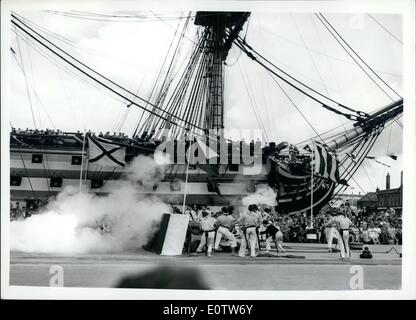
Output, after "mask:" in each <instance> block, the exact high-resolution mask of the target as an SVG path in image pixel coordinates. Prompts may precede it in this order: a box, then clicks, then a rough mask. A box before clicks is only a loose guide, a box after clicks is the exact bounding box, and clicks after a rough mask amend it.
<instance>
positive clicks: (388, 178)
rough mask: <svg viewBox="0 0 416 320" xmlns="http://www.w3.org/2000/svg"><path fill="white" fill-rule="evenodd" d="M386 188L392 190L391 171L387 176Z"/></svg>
mask: <svg viewBox="0 0 416 320" xmlns="http://www.w3.org/2000/svg"><path fill="white" fill-rule="evenodd" d="M386 190H390V173H388V172H387V176H386Z"/></svg>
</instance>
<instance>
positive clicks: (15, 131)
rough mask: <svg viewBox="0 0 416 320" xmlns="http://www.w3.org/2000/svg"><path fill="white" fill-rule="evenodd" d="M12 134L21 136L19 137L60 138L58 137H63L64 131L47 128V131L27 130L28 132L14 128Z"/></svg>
mask: <svg viewBox="0 0 416 320" xmlns="http://www.w3.org/2000/svg"><path fill="white" fill-rule="evenodd" d="M11 133H12V134H19V135H47V136H58V135H62V134H63V131H62V130H59V129H58V130H54V129H48V128H46V129H45V130H43V129H41V130H39V129H29V128H26V130H22V129H20V128H17V129H16V128H12V131H11Z"/></svg>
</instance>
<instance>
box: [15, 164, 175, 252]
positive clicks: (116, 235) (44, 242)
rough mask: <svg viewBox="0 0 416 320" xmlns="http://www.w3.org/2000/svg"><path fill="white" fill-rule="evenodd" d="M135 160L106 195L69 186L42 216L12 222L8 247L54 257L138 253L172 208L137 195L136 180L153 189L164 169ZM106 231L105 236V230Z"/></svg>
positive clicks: (158, 200)
mask: <svg viewBox="0 0 416 320" xmlns="http://www.w3.org/2000/svg"><path fill="white" fill-rule="evenodd" d="M159 163H160V162H159V161H158V163H156V162H155V160H153V159H152V158H150V157H142V156H140V157H137V158H136V159H135V160H134V161H133V162H132V164H131V165H130V166H129V167H128V168H127V170H126V171H128V172H129V174H127V180H119V181H117V183H116V184H115V185H114V187H112V188H111V191H110V193H109V194H108V195H106V196H97V195H95V194H93V193H79V192H78V189H77V188H74V187H69V188H65V189H64V190H63V191H62V192H61V193H60V194H59V195H58V196H57V197H56V199H55V200H53V201H51V202H50V203H49V204H48V205H47V206H46V207H45V208H44V209H43V210H42V211H41V212H40V213H39V214H34V215H32V216H31V217H30V218H27V219H25V220H23V221H13V222H11V224H10V227H11V230H10V235H11V241H10V249H11V250H16V251H23V252H40V253H54V254H72V253H77V254H82V253H91V252H95V253H103V252H120V251H129V250H134V249H136V248H138V247H140V246H141V245H143V244H145V243H146V242H147V240H148V238H149V236H151V234H152V233H153V231H154V229H153V228H154V226H155V225H157V222H158V221H160V218H161V216H162V215H163V213H169V212H170V206H168V205H167V204H165V203H163V202H162V201H161V200H160V199H158V198H156V197H148V196H147V197H146V196H145V195H143V194H141V193H140V192H138V188H137V182H138V181H140V182H142V184H143V185H144V186H145V185H147V184H149V183H151V184H152V185H153V184H154V183H156V182H157V181H158V180H159V179H160V178H161V173H163V171H164V168H163V165H159ZM100 226H101V228H100ZM103 230H104V231H106V232H104V231H103Z"/></svg>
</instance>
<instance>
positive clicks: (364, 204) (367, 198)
mask: <svg viewBox="0 0 416 320" xmlns="http://www.w3.org/2000/svg"><path fill="white" fill-rule="evenodd" d="M357 206H358V207H359V208H366V209H367V210H368V209H370V210H371V209H377V207H378V197H377V192H369V193H367V194H366V195H364V196H362V197H361V198H360V199H359V200H358V201H357Z"/></svg>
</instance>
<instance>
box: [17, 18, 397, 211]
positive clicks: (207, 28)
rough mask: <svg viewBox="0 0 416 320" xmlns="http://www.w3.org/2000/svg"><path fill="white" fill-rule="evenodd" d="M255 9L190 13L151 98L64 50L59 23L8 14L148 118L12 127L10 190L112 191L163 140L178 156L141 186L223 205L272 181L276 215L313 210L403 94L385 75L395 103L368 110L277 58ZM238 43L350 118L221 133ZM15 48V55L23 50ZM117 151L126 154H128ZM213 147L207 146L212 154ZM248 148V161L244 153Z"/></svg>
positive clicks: (22, 193) (351, 168)
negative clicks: (252, 26)
mask: <svg viewBox="0 0 416 320" xmlns="http://www.w3.org/2000/svg"><path fill="white" fill-rule="evenodd" d="M250 16H251V14H250V12H212V11H199V12H196V13H190V14H189V15H186V16H184V17H183V23H182V24H181V28H178V29H177V30H176V31H175V35H174V38H173V40H172V43H171V45H170V46H169V52H168V53H167V55H166V59H165V61H164V63H163V68H164V70H167V71H166V72H164V73H161V74H160V76H159V77H157V79H156V81H155V83H154V85H153V88H154V90H153V92H152V93H151V94H150V96H149V97H147V98H143V97H140V96H138V95H137V93H135V92H132V91H131V90H129V89H127V88H125V87H123V86H122V85H120V84H119V83H117V82H115V81H113V80H111V79H109V78H108V77H106V76H105V75H103V74H101V73H100V72H99V70H94V69H93V68H92V67H90V66H89V65H87V64H86V63H84V62H83V61H81V60H80V59H78V58H77V57H75V56H73V55H71V54H70V53H68V52H66V51H65V50H64V49H63V48H62V47H60V46H59V44H58V41H56V39H55V37H56V35H55V36H54V34H53V33H48V32H46V31H45V30H44V29H43V28H42V27H40V26H39V25H37V24H35V23H33V22H32V21H30V20H28V19H27V18H25V17H24V16H22V15H20V14H18V13H12V14H11V22H12V27H13V28H14V30H15V32H16V35H17V36H18V37H21V38H22V39H24V40H25V41H26V42H27V43H30V44H33V45H36V47H37V48H40V49H41V50H42V51H44V52H45V53H46V54H48V55H51V56H53V57H54V58H55V59H58V60H59V61H60V62H61V63H62V64H63V65H65V67H67V68H70V69H72V71H73V72H74V73H77V74H79V75H82V76H83V77H86V78H88V80H89V81H92V82H94V83H95V84H96V85H98V86H101V87H102V89H103V90H107V91H109V92H111V94H113V95H115V96H117V97H118V98H119V99H121V100H123V101H124V102H125V105H126V110H128V109H130V108H139V109H141V110H142V116H141V118H140V119H139V121H138V123H137V125H136V128H135V130H134V132H133V134H132V135H131V136H127V135H125V134H121V133H119V132H117V133H110V132H104V133H101V132H98V133H97V132H96V133H92V132H88V131H87V132H83V131H81V130H80V131H78V132H62V131H60V130H44V129H43V130H41V129H36V128H33V129H28V130H20V129H16V128H13V129H12V130H11V133H10V190H11V200H13V201H17V200H18V201H25V202H26V203H27V205H28V206H29V205H30V204H31V203H35V202H36V201H39V199H48V198H50V197H53V196H56V195H57V194H58V193H59V192H61V191H62V190H63V189H64V188H66V187H68V186H73V187H78V186H80V187H81V189H82V190H83V191H85V192H93V193H96V194H98V195H100V194H102V195H105V194H107V193H108V192H109V190H111V188H113V187H114V184H115V183H116V182H117V181H118V180H120V179H123V177H124V175H125V174H126V171H128V170H129V168H130V167H129V163H131V162H132V161H134V159H136V158H137V157H139V156H152V155H154V153H155V152H157V151H158V150H160V148H161V146H162V145H164V144H167V143H168V144H169V146H171V147H172V150H173V152H172V154H173V156H172V157H170V162H169V163H168V164H166V165H165V166H164V170H163V172H162V173H161V176H160V179H158V180H157V181H150V182H149V181H144V182H143V181H138V183H137V190H138V192H140V193H143V194H146V195H156V196H158V197H160V198H161V199H165V200H166V201H169V202H171V203H176V204H182V202H183V195H184V194H185V193H186V203H187V204H203V205H209V206H223V205H232V204H237V203H238V202H239V201H241V199H242V198H244V197H245V196H247V195H248V194H252V193H254V192H256V191H258V190H261V189H267V188H270V189H272V190H273V191H274V192H275V194H276V199H275V200H276V203H275V205H276V206H277V210H278V211H279V213H286V214H293V213H299V212H311V211H312V213H316V212H318V211H319V210H320V209H321V208H322V207H323V206H325V205H326V204H328V202H329V201H330V200H331V199H332V198H333V197H334V196H336V195H338V194H340V193H342V192H343V191H344V190H345V189H346V188H347V187H348V182H349V181H351V179H354V174H355V173H356V171H357V169H358V168H359V167H360V166H361V165H362V163H363V161H364V160H365V159H366V158H367V157H368V156H369V153H370V151H371V150H372V147H373V146H374V144H375V142H376V141H377V138H378V137H379V136H380V134H381V133H382V132H383V130H384V129H385V128H386V127H388V126H389V125H391V124H393V123H394V122H396V123H400V122H399V120H398V117H400V115H401V114H402V112H403V98H402V97H401V96H400V95H399V94H397V93H396V92H395V91H394V90H393V89H392V88H391V87H390V86H389V85H388V84H387V83H386V82H384V81H382V79H381V78H380V80H381V81H382V82H380V80H378V81H379V83H381V86H383V88H384V89H385V90H391V91H392V93H391V103H389V104H387V105H382V106H374V107H373V108H372V111H371V112H363V111H361V110H357V109H356V108H354V107H352V106H349V105H345V104H343V103H342V102H339V101H337V100H335V99H333V98H331V97H329V96H328V95H325V94H324V93H322V92H320V91H318V90H316V89H315V88H313V87H311V86H309V85H307V84H305V83H304V82H302V81H300V80H298V79H297V78H296V77H294V76H293V75H292V74H290V73H289V72H287V71H286V70H284V69H282V68H280V67H279V66H278V65H277V64H276V63H275V62H274V61H273V57H266V56H265V55H264V54H263V53H262V52H261V51H260V50H257V49H256V48H254V47H253V46H252V45H251V44H250V43H249V41H248V40H247V38H246V36H245V35H246V32H247V23H248V20H249V19H250ZM316 18H317V19H319V21H320V22H321V23H322V24H323V26H325V27H326V28H327V29H328V32H330V33H331V35H332V36H333V37H334V38H335V39H336V40H337V41H339V43H340V45H341V46H343V47H345V48H347V50H349V52H350V54H351V55H352V56H353V58H355V59H356V60H357V61H358V62H360V63H361V65H362V66H363V68H364V69H365V70H364V71H366V72H371V71H373V70H372V69H371V68H370V67H369V66H368V65H367V64H366V63H365V62H364V61H363V60H362V59H361V58H360V57H359V56H358V54H356V52H355V51H354V50H353V49H352V48H351V47H350V46H349V44H348V43H347V42H346V41H345V40H344V39H343V38H342V36H341V35H340V34H339V32H337V30H336V29H335V28H334V27H333V26H332V25H331V23H330V22H329V21H328V20H327V19H326V18H325V16H324V15H322V14H316ZM191 23H193V24H194V25H195V26H197V32H196V34H195V38H194V39H191V40H192V43H193V44H192V51H191V53H190V55H189V57H188V59H187V61H186V63H185V65H184V66H183V68H182V69H181V72H180V73H178V71H177V70H178V68H177V62H178V59H179V57H180V56H181V54H182V47H183V46H184V42H185V41H186V37H187V35H186V30H187V28H188V27H189V25H190V24H191ZM231 48H234V49H237V50H239V51H240V52H241V54H242V55H246V56H247V57H248V58H249V59H250V60H251V62H252V63H253V64H256V65H258V67H259V68H261V69H262V70H264V72H266V73H267V74H269V75H270V76H271V77H272V78H273V81H275V82H276V85H277V86H280V87H281V85H284V86H288V87H290V88H291V89H293V90H295V91H296V92H297V93H299V94H301V95H303V96H304V97H305V99H308V100H311V102H313V103H315V104H316V105H317V106H318V107H319V108H322V110H323V111H324V112H328V113H335V114H337V115H340V116H342V117H344V118H345V121H347V122H346V124H345V125H344V126H343V127H336V128H334V129H333V130H329V131H326V132H321V133H318V132H316V135H315V136H313V137H310V139H308V140H305V141H302V142H297V141H274V142H272V141H267V142H264V141H260V140H253V141H232V140H230V139H227V138H226V137H224V135H223V130H224V129H226V127H225V121H224V115H225V109H226V108H227V106H226V104H225V103H224V92H225V90H226V89H227V87H226V86H225V73H226V68H225V66H226V62H227V57H228V55H229V53H230V50H231ZM11 51H12V54H14V55H16V50H14V49H13V48H11ZM370 70H371V71H370ZM374 75H375V76H378V75H377V74H375V73H374ZM242 80H243V79H242ZM242 87H243V84H242ZM276 89H278V87H276ZM393 92H394V93H393ZM289 101H290V97H289ZM291 103H293V101H292V102H291ZM241 112H244V110H241ZM400 125H401V124H400ZM294 129H295V128H294ZM195 143H196V144H197V145H198V146H199V147H198V148H197V149H198V151H197V153H198V154H199V155H201V152H203V153H204V156H206V157H205V158H206V159H207V161H206V163H190V161H189V160H190V157H187V156H186V154H187V153H188V155H190V151H189V150H190V149H189V148H190V145H193V144H195ZM182 146H184V147H183V148H182ZM217 146H218V147H217ZM119 151H122V152H123V153H122V156H121V157H120V152H119ZM209 152H212V156H209V155H208V156H207V153H209ZM245 154H246V155H247V157H248V158H249V160H250V159H251V160H252V161H251V162H250V161H248V162H247V161H244V160H245V158H244V157H245ZM192 156H195V153H194V152H192ZM220 158H221V159H220ZM103 160H105V161H107V163H106V165H103ZM220 160H221V161H220Z"/></svg>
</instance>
